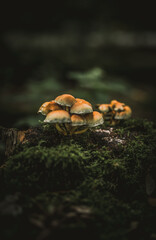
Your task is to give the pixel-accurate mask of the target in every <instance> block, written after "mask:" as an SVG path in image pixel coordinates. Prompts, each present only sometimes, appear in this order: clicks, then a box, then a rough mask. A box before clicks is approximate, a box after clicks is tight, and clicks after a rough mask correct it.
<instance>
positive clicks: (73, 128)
mask: <svg viewBox="0 0 156 240" xmlns="http://www.w3.org/2000/svg"><path fill="white" fill-rule="evenodd" d="M76 129H77V127H71V130H70V135H72V134H73V133H74V132H75V130H76Z"/></svg>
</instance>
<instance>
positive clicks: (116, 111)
mask: <svg viewBox="0 0 156 240" xmlns="http://www.w3.org/2000/svg"><path fill="white" fill-rule="evenodd" d="M96 106H97V107H98V110H99V111H100V112H101V113H102V114H103V118H104V120H105V123H108V124H109V125H111V126H115V125H116V124H118V123H119V122H120V120H122V119H128V118H129V117H130V116H131V114H132V111H131V108H130V107H129V106H126V105H125V104H124V103H121V102H119V101H117V100H112V101H111V103H110V104H97V105H96Z"/></svg>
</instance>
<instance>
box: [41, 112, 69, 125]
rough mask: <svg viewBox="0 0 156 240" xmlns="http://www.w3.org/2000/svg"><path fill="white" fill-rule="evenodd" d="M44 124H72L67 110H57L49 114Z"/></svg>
mask: <svg viewBox="0 0 156 240" xmlns="http://www.w3.org/2000/svg"><path fill="white" fill-rule="evenodd" d="M44 122H47V123H68V122H71V119H70V114H69V113H68V112H67V111H65V110H56V111H52V112H50V113H48V114H47V116H46V118H45V120H44Z"/></svg>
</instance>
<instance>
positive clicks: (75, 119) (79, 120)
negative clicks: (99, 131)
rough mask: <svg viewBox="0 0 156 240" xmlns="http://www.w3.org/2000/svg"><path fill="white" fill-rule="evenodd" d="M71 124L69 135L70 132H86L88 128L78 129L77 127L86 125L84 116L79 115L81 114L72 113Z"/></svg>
mask: <svg viewBox="0 0 156 240" xmlns="http://www.w3.org/2000/svg"><path fill="white" fill-rule="evenodd" d="M71 125H72V129H71V132H70V134H71V135H72V134H80V133H83V132H86V131H87V130H88V128H83V129H81V130H80V129H79V127H83V126H85V125H86V119H85V117H84V116H81V115H76V114H73V115H72V116H71ZM78 129H79V130H78ZM77 130H78V131H77Z"/></svg>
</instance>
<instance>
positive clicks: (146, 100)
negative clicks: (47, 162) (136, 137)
mask: <svg viewBox="0 0 156 240" xmlns="http://www.w3.org/2000/svg"><path fill="white" fill-rule="evenodd" d="M0 15H1V21H0V25H1V37H0V52H1V54H0V56H1V64H0V80H1V88H0V103H1V118H0V125H3V126H6V127H18V128H27V127H30V126H36V125H37V124H38V120H39V119H42V117H41V116H37V114H36V112H37V110H38V108H39V106H40V105H41V104H42V103H43V102H44V101H49V100H52V99H54V98H55V97H56V96H57V95H58V94H62V93H71V94H73V95H74V96H76V97H81V98H85V99H86V100H89V101H91V103H92V104H95V103H107V102H109V101H110V100H111V99H117V100H119V101H124V102H125V103H126V104H128V105H130V106H131V107H132V110H133V116H134V117H138V118H147V119H149V120H153V121H154V120H155V99H156V97H155V95H156V94H155V79H156V24H155V22H156V21H155V8H154V5H153V4H152V1H146V2H140V1H135V2H134V3H133V1H100V0H84V1H69V0H66V1H51V2H50V5H48V4H47V2H42V3H36V5H34V6H33V5H32V4H31V3H28V2H22V3H21V4H19V3H18V4H15V2H14V3H9V2H8V3H6V5H5V6H2V7H1V14H0Z"/></svg>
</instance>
